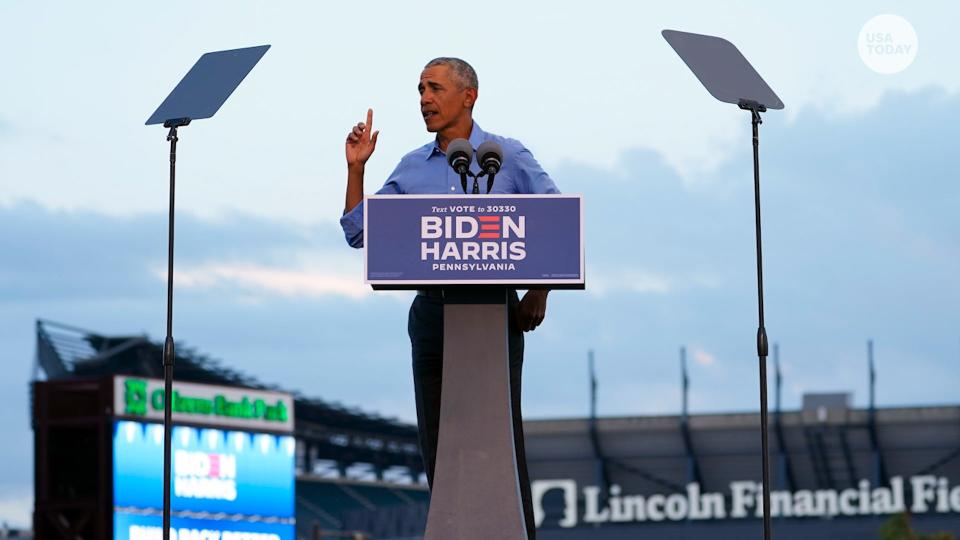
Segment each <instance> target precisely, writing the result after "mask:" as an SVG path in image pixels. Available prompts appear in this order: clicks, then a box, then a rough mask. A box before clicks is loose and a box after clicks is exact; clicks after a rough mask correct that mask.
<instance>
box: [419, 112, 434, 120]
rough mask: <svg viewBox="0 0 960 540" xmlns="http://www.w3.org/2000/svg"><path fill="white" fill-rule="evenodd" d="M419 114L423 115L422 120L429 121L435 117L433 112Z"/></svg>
mask: <svg viewBox="0 0 960 540" xmlns="http://www.w3.org/2000/svg"><path fill="white" fill-rule="evenodd" d="M421 114H423V119H424V120H429V119H431V118H433V117H434V116H436V115H437V113H435V112H434V111H424V112H422V113H421Z"/></svg>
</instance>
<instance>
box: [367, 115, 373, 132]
mask: <svg viewBox="0 0 960 540" xmlns="http://www.w3.org/2000/svg"><path fill="white" fill-rule="evenodd" d="M365 127H366V128H367V133H368V134H369V133H373V109H367V125H366V126H365Z"/></svg>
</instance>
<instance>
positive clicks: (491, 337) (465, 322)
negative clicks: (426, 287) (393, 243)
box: [424, 287, 527, 540]
mask: <svg viewBox="0 0 960 540" xmlns="http://www.w3.org/2000/svg"><path fill="white" fill-rule="evenodd" d="M443 317H444V320H443V382H442V384H443V390H442V394H441V405H440V407H441V408H440V432H439V439H438V443H437V461H436V468H435V472H434V481H433V489H432V491H431V497H430V511H429V514H428V517H427V530H426V534H425V536H424V540H451V539H457V540H527V531H526V527H525V526H524V516H523V507H522V505H521V502H520V485H519V481H518V479H517V461H516V449H515V448H514V438H513V421H512V417H511V409H510V403H511V401H510V360H509V348H508V342H507V334H508V330H509V329H508V327H507V325H508V314H507V290H506V289H505V288H503V287H490V288H486V287H484V288H479V287H475V288H468V289H462V290H461V289H448V290H447V291H446V302H445V305H444V307H443Z"/></svg>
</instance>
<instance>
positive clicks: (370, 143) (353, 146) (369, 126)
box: [346, 109, 380, 168]
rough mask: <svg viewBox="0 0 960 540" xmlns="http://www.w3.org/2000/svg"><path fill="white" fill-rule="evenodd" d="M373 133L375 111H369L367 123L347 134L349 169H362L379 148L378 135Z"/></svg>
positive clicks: (375, 132) (376, 132) (377, 132)
mask: <svg viewBox="0 0 960 540" xmlns="http://www.w3.org/2000/svg"><path fill="white" fill-rule="evenodd" d="M379 134H380V132H379V131H373V109H367V121H366V122H359V123H358V124H357V125H356V126H354V127H353V129H352V130H351V131H350V133H348V134H347V144H346V153H347V167H348V168H350V167H358V166H359V167H362V166H364V165H365V164H366V163H367V160H368V159H370V156H371V155H372V154H373V151H374V150H375V149H376V147H377V135H379Z"/></svg>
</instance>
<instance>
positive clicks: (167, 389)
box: [163, 118, 190, 540]
mask: <svg viewBox="0 0 960 540" xmlns="http://www.w3.org/2000/svg"><path fill="white" fill-rule="evenodd" d="M189 123H190V119H188V118H183V119H178V120H170V121H167V122H165V123H164V124H163V126H164V127H168V128H170V132H169V133H168V134H167V141H169V142H170V215H169V216H168V218H167V336H166V338H165V339H164V340H163V540H170V468H171V467H170V461H171V460H170V455H171V447H172V440H173V433H172V431H173V406H172V403H173V364H174V361H175V360H176V352H175V351H174V347H173V229H174V227H173V220H174V201H175V193H176V178H177V140H178V137H177V128H178V127H180V126H185V125H187V124H189Z"/></svg>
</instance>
